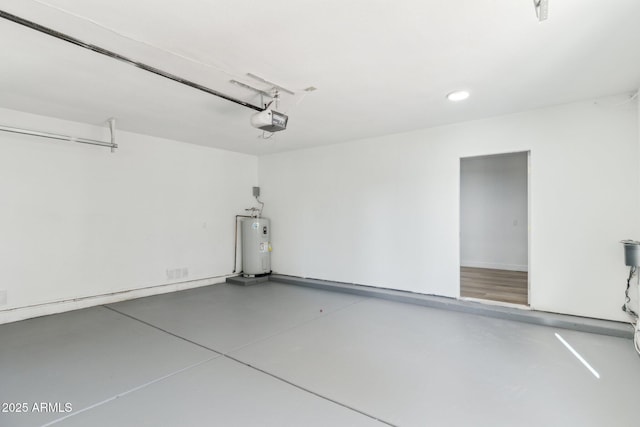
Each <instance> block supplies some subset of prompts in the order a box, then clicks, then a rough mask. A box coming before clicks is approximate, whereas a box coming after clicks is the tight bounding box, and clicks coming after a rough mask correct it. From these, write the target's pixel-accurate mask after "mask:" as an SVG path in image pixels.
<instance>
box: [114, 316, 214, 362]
mask: <svg viewBox="0 0 640 427" xmlns="http://www.w3.org/2000/svg"><path fill="white" fill-rule="evenodd" d="M102 307H104V308H106V309H107V310H111V311H113V312H116V313H118V314H120V315H122V316H124V317H128V318H129V319H131V320H135V321H136V322H140V323H142V324H143V325H147V326H149V327H151V328H153V329H157V330H158V331H160V332H164V333H165V334H168V335H171V336H172V337H175V338H178V339H180V340H182V341H186V342H188V343H189V344H193V345H196V346H198V347H201V348H204V349H205V350H209V351H212V352H214V353H216V354H217V355H218V356H216V357H220V356H223V355H224V354H223V353H222V352H220V351H217V350H214V349H212V348H209V347H207V346H206V345H203V344H200V343H198V342H195V341H192V340H190V339H188V338H185V337H182V336H180V335H178V334H174V333H173V332H170V331H167V330H166V329H162V328H161V327H159V326H156V325H154V324H153V323H149V322H145V321H144V320H142V319H138V318H137V317H134V316H132V315H130V314H127V313H123V312H122V311H119V310H116V309H115V308H112V307H109V306H106V305H103V306H102Z"/></svg>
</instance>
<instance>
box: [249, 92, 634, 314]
mask: <svg viewBox="0 0 640 427" xmlns="http://www.w3.org/2000/svg"><path fill="white" fill-rule="evenodd" d="M625 100H627V101H628V97H614V98H611V99H600V100H597V102H594V101H587V102H582V103H574V104H569V105H561V106H557V107H552V108H545V109H540V110H535V111H529V112H524V113H520V114H514V115H509V116H503V117H496V118H491V119H486V120H479V121H474V122H467V123H461V124H455V125H450V126H443V127H438V128H433V129H427V130H421V131H415V132H409V133H403V134H396V135H389V136H385V137H381V138H374V139H366V140H359V141H354V142H350V143H345V144H340V145H334V146H327V147H321V148H315V149H308V150H300V151H293V152H287V153H282V154H275V155H269V156H263V157H260V159H259V179H260V184H261V186H262V190H263V193H262V194H263V197H262V198H263V200H264V201H265V203H266V206H265V211H264V214H265V216H267V217H270V218H271V219H272V240H273V247H274V251H273V253H272V260H273V265H272V267H273V269H274V271H276V272H278V273H283V274H290V275H295V276H302V277H313V278H319V279H327V280H335V281H340V282H350V283H359V284H364V285H372V286H380V287H386V288H396V289H404V290H408V291H412V292H418V293H423V294H436V295H443V296H449V297H458V296H459V271H458V266H459V261H460V257H459V253H460V247H459V231H460V230H459V172H460V171H459V164H460V158H461V157H469V156H478V155H488V154H497V153H503V152H514V151H528V150H531V167H532V171H531V176H530V179H531V183H530V191H531V219H530V224H531V227H532V228H531V256H530V265H529V268H530V279H531V295H530V303H531V305H532V307H533V308H535V309H538V310H544V311H551V312H558V313H568V314H575V315H583V316H590V317H596V318H605V319H618V320H626V319H625V318H624V316H623V313H622V312H621V310H620V306H621V301H622V299H621V297H622V296H623V291H624V289H623V287H622V286H623V284H624V279H625V277H626V274H627V271H626V269H625V267H624V263H623V262H622V258H621V257H622V249H621V245H620V243H619V241H620V240H621V239H623V238H626V237H627V236H636V235H639V231H640V222H639V221H638V220H637V216H638V211H639V210H638V209H639V208H640V187H639V178H638V160H637V159H638V156H639V154H638V126H637V122H638V114H637V111H636V110H637V106H636V104H635V103H630V102H626V103H624V104H623V105H618V104H620V103H621V102H624V101H625Z"/></svg>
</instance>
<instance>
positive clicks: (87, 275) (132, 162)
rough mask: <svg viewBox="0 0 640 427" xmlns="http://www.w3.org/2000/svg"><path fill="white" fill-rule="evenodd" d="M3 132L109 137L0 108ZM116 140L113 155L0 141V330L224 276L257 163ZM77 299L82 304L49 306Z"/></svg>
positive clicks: (4, 137) (161, 143)
mask: <svg viewBox="0 0 640 427" xmlns="http://www.w3.org/2000/svg"><path fill="white" fill-rule="evenodd" d="M0 124H3V125H5V126H15V127H23V128H27V129H36V130H43V131H48V132H53V133H61V134H70V135H74V136H81V137H85V138H94V139H103V140H104V139H108V136H109V133H108V131H107V130H106V127H100V126H88V125H85V124H80V123H73V122H65V121H61V120H57V119H52V118H47V117H42V116H35V115H30V114H25V113H21V112H17V111H11V110H5V109H0ZM117 139H118V140H117V143H118V144H119V146H120V148H119V149H118V150H117V152H116V153H114V154H111V153H110V152H109V149H106V148H101V147H95V146H88V145H82V144H76V143H70V142H61V141H53V140H47V139H40V138H34V137H30V136H21V135H13V134H7V133H4V132H0V198H1V201H2V208H1V209H0V230H1V231H0V236H1V237H0V263H1V268H0V271H1V272H2V275H1V276H0V277H1V278H0V290H4V291H6V304H5V305H2V306H0V323H1V322H2V321H10V320H17V319H19V318H23V317H29V316H34V315H40V314H46V313H51V312H55V311H60V310H68V309H73V308H78V307H81V306H86V305H92V304H98V303H104V302H110V301H113V300H117V299H126V298H131V297H133V296H140V295H147V294H153V293H158V292H165V291H171V290H175V289H181V288H185V287H190V286H198V285H203V284H208V283H214V282H217V281H224V277H221V276H224V275H227V274H230V273H231V271H232V269H233V246H232V245H233V232H234V228H233V227H234V215H235V214H237V213H242V212H243V209H244V208H245V207H247V206H251V205H252V204H253V198H252V197H251V187H252V186H253V185H257V158H256V157H255V156H249V155H244V154H237V153H231V152H226V151H222V150H216V149H212V148H205V147H201V146H196V145H192V144H185V143H181V142H177V141H170V140H165V139H160V138H154V137H149V136H143V135H137V134H132V133H126V132H118V133H117ZM174 269H179V271H180V272H181V273H182V272H183V270H182V269H188V275H187V276H186V277H180V276H181V275H180V274H178V275H176V274H175V273H174V274H173V275H171V272H169V273H170V274H168V272H167V270H174ZM211 278H213V279H211ZM203 279H206V280H203ZM185 281H192V282H189V283H180V282H185ZM175 283H180V284H178V285H173V286H165V287H164V288H155V287H157V286H162V285H168V284H169V285H171V284H175ZM148 287H154V288H152V289H144V288H148ZM140 289H142V290H140ZM131 290H139V291H136V292H133V293H131V292H128V293H127V292H126V291H131ZM121 292H124V293H123V294H120V295H116V296H113V295H111V296H109V295H107V296H104V295H105V294H111V293H121ZM101 296H102V297H101ZM91 297H93V298H91ZM77 298H80V299H83V298H88V300H82V301H76V302H67V303H64V304H59V305H55V304H53V305H47V304H48V303H54V302H57V301H65V300H69V299H77ZM42 304H45V305H44V306H43V305H42ZM30 306H35V307H31V308H28V307H30Z"/></svg>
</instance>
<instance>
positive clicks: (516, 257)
mask: <svg viewBox="0 0 640 427" xmlns="http://www.w3.org/2000/svg"><path fill="white" fill-rule="evenodd" d="M527 162H528V159H527V153H507V154H501V155H497V156H478V157H467V158H463V159H461V160H460V265H461V266H464V267H479V268H497V269H501V270H513V271H527V263H528V261H527V258H528V250H527V247H528V242H527V216H528V215H527Z"/></svg>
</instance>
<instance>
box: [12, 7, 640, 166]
mask: <svg viewBox="0 0 640 427" xmlns="http://www.w3.org/2000/svg"><path fill="white" fill-rule="evenodd" d="M0 9H2V10H4V11H6V12H9V13H12V14H15V15H18V16H20V17H23V18H25V19H29V20H32V21H35V22H37V23H39V24H41V25H44V26H47V27H50V28H53V29H55V30H58V31H61V32H64V33H66V34H68V35H71V36H73V37H76V38H79V39H81V40H83V41H85V42H88V43H92V44H95V45H98V46H101V47H103V48H105V49H109V50H112V51H114V52H116V53H119V54H121V55H124V56H127V57H130V58H132V59H134V60H136V61H139V62H143V63H146V64H148V65H151V66H154V67H157V68H160V69H162V70H164V71H167V72H170V73H173V74H176V75H178V76H180V77H183V78H185V79H189V80H192V81H194V82H196V83H199V84H201V85H204V86H207V87H209V88H211V89H214V90H216V91H219V92H222V93H225V94H228V95H231V96H234V97H237V98H239V99H242V100H244V101H248V102H251V103H254V104H260V102H261V101H260V98H259V96H257V95H255V94H253V93H252V92H250V91H247V90H245V89H242V88H239V87H237V86H234V85H231V84H230V83H229V80H230V79H236V80H240V81H243V82H245V83H248V84H250V85H252V86H256V87H260V88H267V87H268V86H266V85H263V84H260V83H259V82H257V81H255V80H252V79H251V78H249V77H247V76H246V74H247V73H254V74H257V75H260V76H262V77H264V78H266V79H267V80H270V81H273V82H275V83H278V84H280V85H282V86H284V87H287V88H289V89H292V90H294V91H295V92H296V95H295V96H290V95H286V94H283V97H282V101H281V105H280V108H279V110H281V111H283V112H285V113H287V114H288V115H289V127H288V129H287V130H286V131H284V132H280V133H277V134H275V137H274V138H272V139H269V140H262V139H259V138H258V136H259V135H260V132H259V131H258V130H256V129H254V128H252V127H251V126H250V124H249V118H250V116H251V115H252V114H253V113H254V111H253V110H250V109H247V108H245V107H241V106H238V105H236V104H233V103H230V102H228V101H224V100H222V99H219V98H216V97H214V96H212V95H209V94H206V93H204V92H200V91H198V90H196V89H193V88H190V87H187V86H184V85H181V84H178V83H176V82H173V81H170V80H167V79H164V78H162V77H158V76H155V75H153V74H151V73H148V72H146V71H144V70H140V69H137V68H135V67H132V66H131V65H128V64H124V63H121V62H118V61H116V60H114V59H112V58H108V57H105V56H102V55H100V54H97V53H94V52H91V51H88V50H86V49H82V48H80V47H77V46H74V45H72V44H69V43H66V42H63V41H60V40H57V39H55V38H52V37H50V36H47V35H45V34H42V33H38V32H36V31H34V30H32V29H28V28H26V27H22V26H20V25H17V24H15V23H13V22H10V21H7V20H4V19H0V35H1V37H0V51H1V52H2V61H1V62H0V94H1V96H0V107H6V108H12V109H17V110H22V111H27V112H32V113H36V114H44V115H49V116H53V117H60V118H63V119H67V120H74V121H80V122H86V123H91V124H99V123H102V122H104V121H105V120H106V119H107V118H108V117H116V118H117V119H118V128H120V129H125V130H129V131H133V132H139V133H144V134H149V135H155V136H161V137H165V138H172V139H177V140H182V141H187V142H191V143H195V144H201V145H207V146H211V147H217V148H222V149H227V150H233V151H238V152H244V153H251V154H258V155H259V154H266V153H273V152H279V151H286V150H293V149H300V148H306V147H311V146H317V145H322V144H334V143H339V142H344V141H348V140H353V139H358V138H364V137H369V136H376V135H384V134H390V133H396V132H402V131H408V130H413V129H419V128H425V127H432V126H437V125H442V124H447V123H454V122H460V121H466V120H473V119H478V118H483V117H489V116H494V115H499V114H505V113H511V112H517V111H523V110H528V109H532V108H538V107H543V106H548V105H554V104H561V103H566V102H571V101H576V100H583V99H588V98H593V97H598V96H603V95H611V94H619V93H624V92H631V91H633V90H635V89H637V88H639V87H640V1H638V0H611V1H602V0H549V19H548V20H547V21H545V22H542V23H539V22H538V21H537V18H536V15H535V11H534V7H533V2H532V0H484V1H479V0H447V1H442V0H402V1H401V0H395V1H393V0H349V1H344V0H322V1H320V0H315V1H311V0H298V1H290V0H289V1H287V0H269V1H257V0H232V1H229V0H227V1H222V0H209V1H203V0H181V1H179V2H178V1H162V0H93V1H86V0H42V1H40V0H0ZM309 86H315V87H317V88H318V90H317V91H315V92H310V93H306V92H304V91H303V89H304V88H307V87H309ZM457 89H467V90H469V91H470V92H471V93H472V96H471V98H470V99H469V100H467V101H465V102H463V103H451V102H449V101H447V100H446V99H445V95H446V94H447V93H449V92H451V91H453V90H457ZM305 94H306V96H305ZM1 124H5V123H2V121H1V118H0V125H1ZM42 130H46V129H42Z"/></svg>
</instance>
